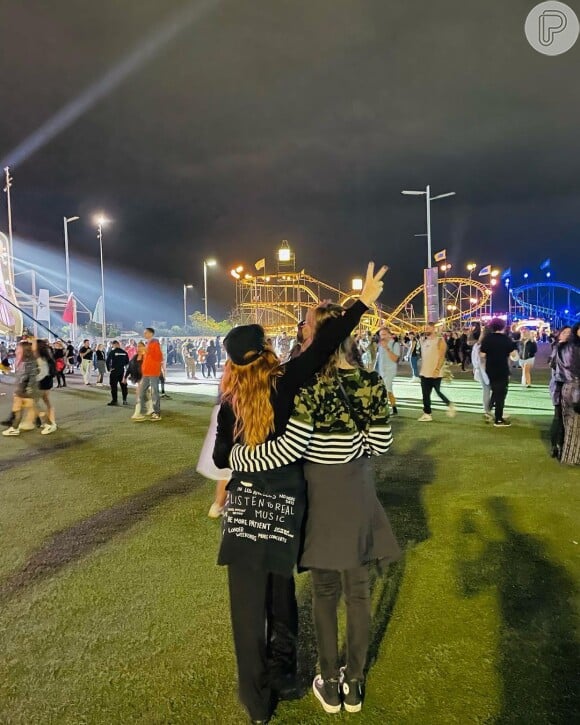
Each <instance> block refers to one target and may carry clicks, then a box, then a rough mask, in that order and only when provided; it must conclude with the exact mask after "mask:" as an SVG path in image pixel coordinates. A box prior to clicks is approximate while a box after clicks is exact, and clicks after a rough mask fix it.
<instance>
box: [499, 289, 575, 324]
mask: <svg viewBox="0 0 580 725" xmlns="http://www.w3.org/2000/svg"><path fill="white" fill-rule="evenodd" d="M510 305H511V310H510V314H511V316H512V317H514V318H517V317H520V318H522V317H537V318H542V319H545V320H549V321H550V323H551V324H552V326H553V327H561V326H562V325H573V324H574V323H575V322H578V321H580V289H579V288H578V287H574V286H573V285H571V284H566V283H565V282H557V281H554V282H535V283H529V284H524V285H520V286H519V287H514V288H513V289H511V290H510Z"/></svg>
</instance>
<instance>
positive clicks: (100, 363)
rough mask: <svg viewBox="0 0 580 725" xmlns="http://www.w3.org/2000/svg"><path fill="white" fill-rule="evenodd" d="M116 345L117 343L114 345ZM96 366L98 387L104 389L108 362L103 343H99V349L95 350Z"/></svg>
mask: <svg viewBox="0 0 580 725" xmlns="http://www.w3.org/2000/svg"><path fill="white" fill-rule="evenodd" d="M113 344H115V343H113ZM95 365H96V368H97V376H98V377H97V387H98V388H102V387H103V379H104V377H105V373H106V372H107V360H106V355H105V346H104V345H103V343H102V342H101V343H99V344H98V345H97V349H96V350H95Z"/></svg>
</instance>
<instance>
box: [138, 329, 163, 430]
mask: <svg viewBox="0 0 580 725" xmlns="http://www.w3.org/2000/svg"><path fill="white" fill-rule="evenodd" d="M143 336H144V338H145V339H146V340H147V347H146V349H145V357H144V358H143V363H142V366H141V372H142V375H143V377H142V378H141V384H140V388H139V404H140V407H141V410H147V391H148V390H151V398H152V400H153V413H152V414H151V418H150V419H151V420H161V403H160V399H159V376H160V375H161V368H162V366H163V353H162V352H161V345H160V344H159V341H158V340H156V339H155V330H154V329H153V328H152V327H146V328H145V332H144V333H143ZM146 418H147V416H145V415H143V414H141V415H139V416H137V417H136V418H133V420H146Z"/></svg>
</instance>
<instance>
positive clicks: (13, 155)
mask: <svg viewBox="0 0 580 725" xmlns="http://www.w3.org/2000/svg"><path fill="white" fill-rule="evenodd" d="M219 2H220V0H198V1H197V2H192V3H190V4H188V5H187V7H185V8H183V9H182V10H180V11H179V12H177V13H175V14H174V15H172V16H171V18H169V20H167V21H166V22H165V23H164V24H163V25H162V26H161V28H159V29H158V30H156V31H154V32H153V33H151V35H149V36H148V37H147V38H146V39H145V40H144V41H143V42H142V43H140V44H139V45H138V46H137V47H136V48H135V49H134V50H133V51H131V52H130V53H129V54H128V55H126V56H125V57H124V58H123V59H121V61H120V62H119V63H118V64H117V65H116V66H114V67H113V68H111V70H109V71H108V72H107V73H105V75H104V76H103V77H102V78H101V79H100V80H98V81H96V82H95V83H93V84H92V85H90V86H89V87H88V88H87V89H86V90H85V91H83V92H82V93H81V94H80V95H79V96H77V97H76V98H74V99H73V100H72V101H70V102H69V103H67V104H66V105H65V106H63V107H62V108H61V109H60V111H57V113H55V114H54V116H52V118H49V119H48V121H45V123H43V124H42V126H40V128H38V129H37V130H36V131H34V132H33V133H32V134H31V135H30V136H29V137H28V138H27V139H25V140H24V141H23V142H22V143H20V144H19V145H18V146H16V148H14V149H13V150H12V151H10V152H9V153H8V154H7V155H6V156H5V157H4V159H3V160H2V162H1V163H0V167H2V168H4V167H5V166H17V165H18V164H20V163H22V162H23V161H26V159H28V158H29V157H30V156H32V154H34V153H36V151H38V150H39V149H41V148H42V147H43V146H45V145H46V144H47V143H48V142H49V141H52V139H53V138H55V137H56V136H58V135H59V134H60V133H61V132H62V131H64V130H65V129H66V128H68V127H69V126H71V125H72V124H73V123H74V122H75V121H76V120H77V119H79V118H80V117H81V116H82V115H83V114H85V113H86V112H87V111H88V110H89V109H90V108H92V107H93V106H94V105H95V104H96V103H98V102H99V101H100V100H101V99H102V98H104V97H105V96H107V95H109V93H111V91H113V90H114V89H115V88H116V87H117V86H119V85H120V84H121V83H122V82H123V81H124V80H125V79H126V78H128V77H129V76H130V75H131V74H133V73H135V72H136V71H137V70H139V69H140V68H141V67H142V66H143V65H145V63H147V62H148V61H149V60H151V59H152V58H154V57H155V56H156V55H157V54H158V53H159V52H160V51H161V50H162V49H163V48H164V47H165V46H166V45H167V44H168V43H169V42H170V41H171V40H173V38H175V37H176V36H177V35H178V34H179V33H181V32H182V31H183V30H185V29H186V28H187V27H188V26H189V25H191V23H193V22H195V21H197V20H199V19H200V18H202V17H203V16H204V15H205V14H206V13H207V12H209V11H210V10H212V9H213V8H214V7H216V6H217V5H218V4H219Z"/></svg>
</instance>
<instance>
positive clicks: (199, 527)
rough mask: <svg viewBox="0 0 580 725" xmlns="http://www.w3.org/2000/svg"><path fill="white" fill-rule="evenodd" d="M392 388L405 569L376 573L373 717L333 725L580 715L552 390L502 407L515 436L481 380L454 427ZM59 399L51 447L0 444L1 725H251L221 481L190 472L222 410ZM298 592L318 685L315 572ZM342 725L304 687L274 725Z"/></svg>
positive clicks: (574, 548) (458, 388)
mask: <svg viewBox="0 0 580 725" xmlns="http://www.w3.org/2000/svg"><path fill="white" fill-rule="evenodd" d="M2 389H3V390H6V389H7V388H6V387H5V386H2ZM398 391H399V393H400V397H401V400H402V404H401V415H400V416H399V418H398V419H395V420H394V429H395V436H396V444H395V447H394V450H393V453H392V454H391V455H389V456H388V457H387V458H385V459H383V460H380V461H378V462H377V464H376V472H377V483H378V489H379V493H380V496H381V499H382V501H383V503H384V505H385V507H386V508H387V511H388V513H389V515H390V517H391V520H392V522H393V526H394V528H395V530H396V532H397V534H398V536H399V538H400V540H401V542H403V544H404V547H405V550H406V555H405V558H404V561H402V562H401V563H400V564H399V565H397V566H396V567H393V568H392V570H391V571H390V573H389V575H388V576H387V577H385V578H377V579H375V581H374V586H373V609H374V619H373V642H372V647H371V653H370V661H371V666H370V671H369V676H368V682H367V699H366V703H365V707H364V710H363V714H362V715H360V716H356V715H350V716H349V715H346V714H343V715H339V716H336V718H335V720H336V721H337V722H344V721H353V722H354V721H359V722H362V723H371V724H374V723H377V725H378V724H382V723H389V724H391V725H403V724H406V723H409V724H411V723H412V724H416V723H418V724H420V725H422V724H423V723H425V724H426V725H427V724H428V725H431V724H434V725H435V724H441V725H444V724H445V725H447V724H450V723H458V724H462V725H463V724H465V723H486V724H488V723H490V724H491V723H498V724H502V725H503V724H507V723H514V724H515V723H518V724H519V723H521V724H525V725H535V724H536V723H537V724H538V725H540V724H542V725H543V724H545V723H562V724H564V723H566V725H568V724H571V723H573V722H575V721H576V722H577V721H578V718H579V716H580V694H579V689H578V688H579V684H578V683H579V682H580V644H579V632H578V609H579V597H578V582H579V580H580V556H579V554H580V530H579V518H580V517H579V498H580V497H579V494H578V490H579V488H580V473H579V471H578V469H569V468H564V467H562V466H560V465H559V464H557V463H555V462H554V461H552V460H551V459H550V458H549V457H548V455H547V442H546V436H547V429H548V426H549V422H550V417H549V415H548V414H547V412H548V411H549V402H548V398H547V392H546V390H545V389H544V388H543V387H541V386H538V387H536V388H534V389H532V390H529V391H527V390H526V391H523V390H516V389H514V390H513V392H512V393H510V399H509V400H510V402H511V412H512V414H513V419H514V425H513V427H512V428H511V429H510V430H497V429H494V428H493V427H490V426H488V425H486V424H485V423H483V421H482V419H481V416H480V415H479V414H478V411H479V393H478V390H477V388H475V387H474V384H473V383H472V382H470V381H468V377H466V378H465V379H464V380H459V379H458V380H456V381H455V382H454V383H453V384H452V385H450V386H449V387H448V394H449V395H450V396H451V397H452V398H453V399H454V400H455V401H456V402H457V404H458V407H459V410H460V413H459V415H458V416H457V417H456V418H455V419H453V420H450V419H447V418H446V417H445V416H444V414H443V412H442V411H441V410H440V409H437V408H436V412H435V416H434V417H435V421H434V422H433V423H431V424H419V423H417V422H416V420H415V419H416V417H417V409H418V400H417V396H418V391H417V389H416V387H415V388H413V386H411V385H410V384H408V383H406V382H405V383H399V385H398ZM55 399H56V400H57V406H58V413H59V423H60V428H59V431H58V432H57V433H56V434H55V435H53V436H40V435H38V434H37V433H36V432H32V433H28V434H23V435H21V436H20V438H13V439H2V440H0V723H2V725H16V724H18V725H31V724H34V725H37V724H44V723H47V724H48V723H58V724H59V725H60V724H61V723H63V724H64V723H66V724H69V723H70V724H72V723H75V724H77V723H87V724H97V723H98V724H101V723H102V724H104V725H105V724H106V725H112V724H115V725H116V724H117V723H119V724H120V723H123V724H125V723H144V724H147V725H148V724H154V723H155V724H161V723H163V724H166V723H167V724H169V723H192V724H193V723H195V724H198V723H217V724H219V725H221V724H222V723H223V724H224V725H236V723H244V722H246V718H245V716H244V713H243V712H242V710H241V708H240V707H239V705H238V703H237V696H236V676H235V666H234V657H233V651H232V643H231V634H230V625H229V613H228V601H227V593H226V583H225V571H224V570H223V569H221V568H218V567H217V566H216V565H215V559H216V551H217V546H218V539H219V526H218V525H217V524H216V523H215V522H213V521H210V520H209V519H207V518H206V512H207V508H208V507H209V504H210V502H211V500H212V497H213V484H212V483H210V482H207V481H204V480H203V479H201V478H200V477H199V476H198V475H197V474H196V473H195V462H196V459H197V454H198V451H199V448H200V446H201V443H202V440H203V436H204V433H205V429H206V426H207V420H208V417H209V412H210V409H211V405H212V402H213V401H212V400H211V399H210V398H203V397H198V396H194V395H184V394H176V395H173V396H172V400H171V401H167V402H165V404H164V411H163V420H162V421H160V422H159V423H156V424H152V423H149V422H147V423H142V424H134V423H132V422H130V421H129V415H130V412H131V409H127V408H125V409H124V408H117V409H110V408H108V407H106V406H105V405H104V403H105V402H106V400H107V396H106V394H105V393H104V392H103V391H97V390H94V389H78V388H77V389H74V390H73V389H71V390H68V391H56V392H55ZM8 405H9V399H8V397H2V398H0V415H1V417H2V418H4V417H5V416H6V413H7V411H8ZM509 407H510V406H509V405H508V408H509ZM298 586H299V598H300V606H301V619H302V627H303V629H302V642H301V647H302V651H301V674H302V677H303V680H304V682H305V683H307V682H308V680H309V679H310V678H311V676H312V674H313V670H314V668H315V666H316V650H315V646H314V634H313V631H312V626H311V623H310V585H309V578H308V575H301V576H300V577H299V578H298ZM328 718H329V716H326V715H324V713H323V712H322V710H320V709H319V707H318V705H317V704H315V701H314V699H313V697H312V696H311V695H309V694H305V696H304V697H303V698H302V699H301V700H299V701H296V702H292V703H282V704H281V705H280V707H279V708H278V711H277V715H276V717H275V719H274V720H273V723H279V724H280V725H282V724H291V723H325V722H327V721H328Z"/></svg>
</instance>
